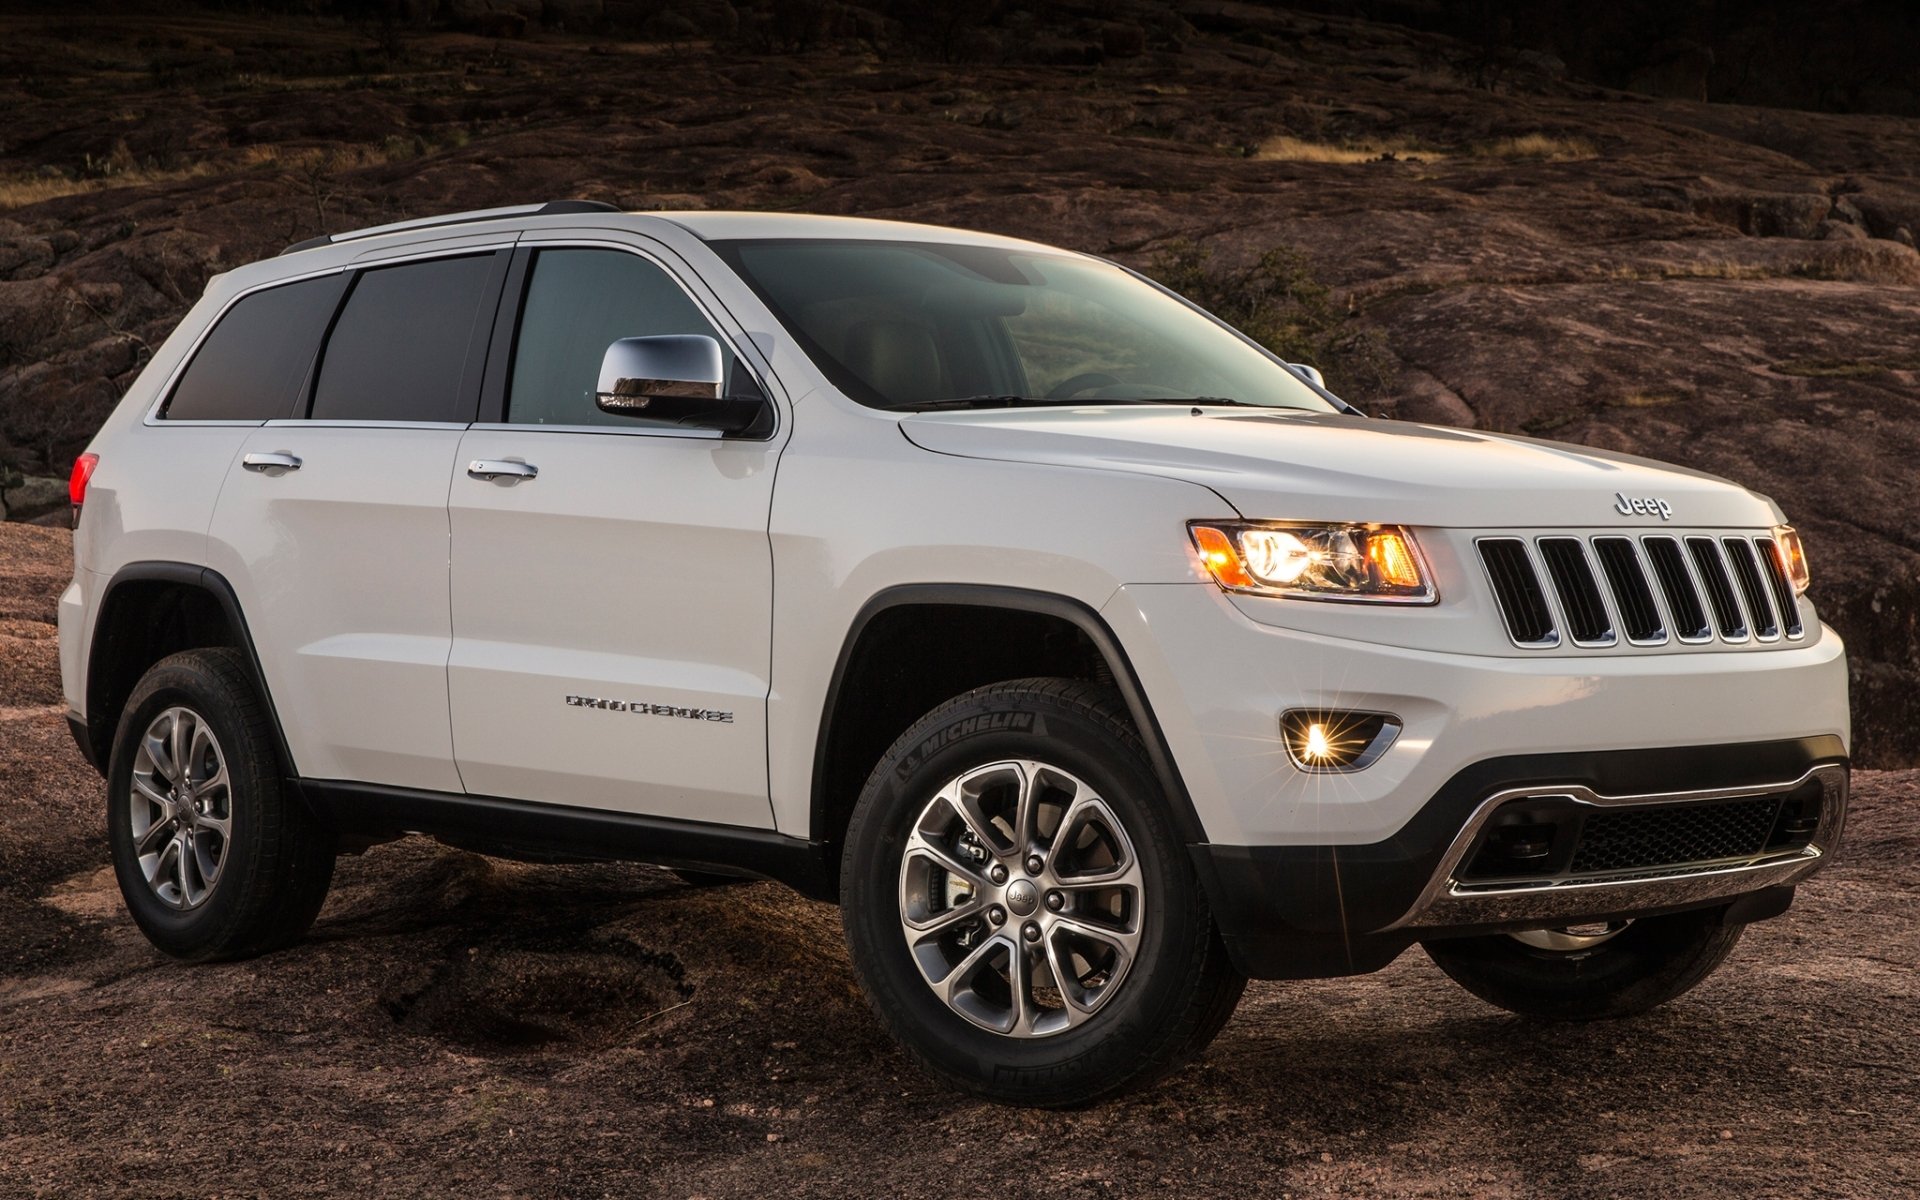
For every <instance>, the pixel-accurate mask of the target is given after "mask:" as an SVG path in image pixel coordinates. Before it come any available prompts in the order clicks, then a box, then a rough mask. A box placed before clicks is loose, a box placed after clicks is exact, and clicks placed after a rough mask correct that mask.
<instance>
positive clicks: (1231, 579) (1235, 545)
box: [1187, 521, 1438, 604]
mask: <svg viewBox="0 0 1920 1200" xmlns="http://www.w3.org/2000/svg"><path fill="white" fill-rule="evenodd" d="M1187 531H1188V533H1189V534H1190V535H1191V536H1192V538H1193V545H1194V548H1195V549H1196V550H1198V551H1199V552H1200V561H1202V562H1203V563H1205V564H1206V567H1207V570H1208V572H1209V573H1211V574H1212V575H1213V578H1214V582H1216V583H1218V584H1219V585H1220V586H1221V587H1223V588H1226V589H1227V590H1228V591H1230V592H1252V593H1255V594H1256V595H1262V596H1293V597H1298V598H1300V599H1304V600H1365V601H1373V602H1376V603H1386V604H1431V603H1433V602H1434V601H1435V600H1436V599H1438V596H1436V594H1435V593H1434V589H1433V582H1432V576H1431V575H1430V574H1429V572H1428V571H1427V568H1426V563H1425V562H1424V560H1423V559H1422V558H1421V555H1420V548H1419V547H1418V546H1417V545H1416V544H1415V543H1414V540H1413V534H1412V533H1411V532H1410V531H1409V530H1408V529H1406V527H1404V526H1401V525H1327V524H1314V523H1309V522H1302V521H1192V522H1189V523H1188V525H1187Z"/></svg>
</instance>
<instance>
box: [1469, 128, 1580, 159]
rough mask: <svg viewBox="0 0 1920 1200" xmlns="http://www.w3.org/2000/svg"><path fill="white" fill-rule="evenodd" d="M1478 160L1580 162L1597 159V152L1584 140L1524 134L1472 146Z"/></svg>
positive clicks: (1543, 134) (1542, 134) (1540, 134)
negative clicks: (1504, 159)
mask: <svg viewBox="0 0 1920 1200" xmlns="http://www.w3.org/2000/svg"><path fill="white" fill-rule="evenodd" d="M1473 154H1474V156H1475V157H1478V158H1506V159H1530V160H1532V161H1535V162H1580V161H1582V160H1584V159H1589V158H1598V157H1600V148H1599V147H1597V146H1595V145H1594V144H1593V143H1592V142H1590V141H1588V140H1587V139H1586V138H1578V137H1554V136H1552V135H1551V134H1545V133H1523V134H1521V135H1520V136H1519V137H1510V138H1501V139H1500V140H1499V141H1497V142H1487V143H1485V144H1483V145H1479V146H1475V147H1474V148H1473Z"/></svg>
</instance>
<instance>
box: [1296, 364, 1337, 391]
mask: <svg viewBox="0 0 1920 1200" xmlns="http://www.w3.org/2000/svg"><path fill="white" fill-rule="evenodd" d="M1287 365H1288V366H1290V367H1292V368H1293V369H1294V370H1296V371H1298V372H1300V373H1301V374H1302V375H1305V376H1306V377H1307V378H1308V379H1311V380H1313V385H1314V386H1315V387H1317V388H1321V389H1323V390H1324V389H1325V388H1326V386H1327V377H1326V376H1325V375H1322V374H1321V373H1320V368H1318V367H1315V366H1310V365H1308V364H1307V363H1288V364H1287Z"/></svg>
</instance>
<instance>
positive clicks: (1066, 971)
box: [841, 679, 1245, 1106]
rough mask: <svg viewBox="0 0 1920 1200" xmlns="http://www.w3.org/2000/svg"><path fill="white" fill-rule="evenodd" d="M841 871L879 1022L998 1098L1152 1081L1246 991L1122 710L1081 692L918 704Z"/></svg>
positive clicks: (872, 791) (1049, 1099) (868, 797)
mask: <svg viewBox="0 0 1920 1200" xmlns="http://www.w3.org/2000/svg"><path fill="white" fill-rule="evenodd" d="M841 881H842V882H841V893H842V912H843V919H844V920H845V923H846V929H847V937H848V942H849V945H850V947H851V950H852V955H853V962H854V967H855V970H856V971H857V973H858V974H859V976H860V980H861V982H862V984H863V985H864V986H865V988H866V992H867V996H868V998H869V999H870V1000H871V1001H872V1003H873V1006H874V1009H875V1011H876V1012H877V1013H878V1014H879V1015H880V1018H881V1020H882V1021H884V1022H885V1023H886V1024H887V1025H888V1027H889V1028H890V1029H891V1030H892V1032H893V1034H894V1036H895V1037H897V1038H898V1039H899V1040H900V1042H901V1043H902V1044H903V1045H904V1046H905V1047H906V1048H907V1050H908V1052H909V1053H911V1054H912V1055H913V1056H914V1057H915V1058H916V1059H918V1060H919V1061H920V1063H921V1064H922V1065H923V1066H924V1067H926V1068H927V1069H928V1070H929V1071H931V1072H932V1073H933V1074H935V1075H937V1076H939V1077H940V1078H942V1079H945V1080H947V1081H948V1082H950V1083H953V1084H955V1085H957V1086H959V1087H961V1088H963V1089H965V1090H967V1091H970V1092H973V1093H976V1094H978V1095H982V1096H986V1097H988V1098H990V1099H994V1100H999V1101H1004V1102H1010V1103H1017V1104H1034V1105H1045V1106H1066V1105H1074V1104H1083V1103H1087V1102H1090V1101H1092V1100H1095V1099H1098V1098H1100V1097H1102V1096H1105V1095H1108V1094H1111V1093H1113V1092H1116V1091H1119V1090H1121V1089H1123V1088H1126V1087H1129V1086H1134V1085H1138V1084H1141V1083H1144V1082H1146V1081H1148V1080H1151V1079H1153V1078H1156V1077H1158V1076H1160V1075H1162V1074H1164V1073H1166V1072H1168V1071H1171V1070H1173V1069H1174V1068H1175V1067H1177V1066H1179V1065H1180V1064H1181V1063H1182V1062H1184V1061H1185V1060H1186V1059H1187V1058H1189V1057H1190V1056H1192V1055H1193V1054H1195V1053H1198V1051H1199V1050H1201V1049H1202V1048H1204V1047H1205V1045H1206V1044H1207V1043H1208V1042H1209V1041H1211V1040H1212V1038H1213V1036H1214V1034H1215V1033H1217V1032H1218V1031H1219V1029H1220V1027H1221V1026H1222V1025H1223V1024H1224V1023H1225V1021H1226V1019H1227V1017H1228V1016H1229V1015H1230V1014H1231V1013H1232V1011H1233V1006H1234V1004H1235V1003H1236V1002H1237V1001H1238V999H1239V996H1240V992H1241V990H1242V988H1243V987H1244V986H1245V980H1244V979H1243V978H1242V977H1241V976H1240V975H1238V974H1237V973H1236V972H1235V971H1234V970H1233V968H1232V966H1231V965H1230V964H1229V963H1228V961H1227V956H1226V952H1225V949H1224V948H1223V947H1222V945H1221V943H1220V939H1219V936H1218V934H1217V933H1216V932H1215V930H1214V926H1213V920H1212V916H1211V914H1210V912H1209V910H1208V908H1207V903H1206V898H1205V896H1204V895H1203V894H1202V892H1201V889H1200V886H1199V881H1198V880H1197V878H1196V877H1195V875H1194V871H1193V867H1192V865H1191V864H1190V863H1189V861H1188V859H1187V856H1186V853H1185V850H1184V848H1183V846H1182V845H1181V842H1180V840H1179V838H1178V837H1177V836H1176V835H1175V833H1174V831H1173V826H1172V822H1171V821H1170V820H1169V819H1168V815H1167V813H1166V810H1165V799H1164V797H1163V796H1162V794H1161V790H1160V788H1159V786H1158V783H1157V782H1156V780H1155V778H1154V775H1153V772H1152V769H1151V768H1150V767H1149V766H1148V764H1147V759H1146V753H1145V750H1144V748H1143V747H1142V746H1141V744H1140V740H1139V738H1138V736H1137V734H1135V732H1134V730H1133V726H1132V724H1131V722H1130V721H1129V720H1128V719H1127V716H1126V709H1125V708H1124V706H1123V705H1121V703H1120V701H1119V699H1118V698H1117V697H1115V696H1113V694H1112V693H1111V692H1108V691H1106V690H1105V689H1102V688H1098V687H1095V686H1093V685H1090V684H1085V683H1080V682H1077V681H1072V680H1059V679H1026V680H1016V681H1013V682H1010V683H1003V684H998V685H995V686H993V687H988V688H982V689H979V690H977V691H973V692H969V693H967V694H966V695H963V696H960V697H958V698H956V699H954V700H951V701H949V702H947V703H946V704H944V705H942V706H940V707H939V708H937V709H935V710H934V711H933V712H931V713H929V714H927V716H925V717H924V718H922V719H921V720H920V721H919V722H918V723H917V724H916V725H915V726H914V727H913V728H912V729H910V730H908V731H907V732H906V734H904V735H903V736H902V737H901V738H900V739H899V740H898V741H897V742H895V743H894V745H893V747H892V749H890V750H889V751H888V752H887V755H886V757H885V758H884V759H882V760H881V763H880V765H879V767H878V768H876V769H875V771H874V772H873V775H872V777H871V778H870V779H869V780H868V781H867V785H866V787H865V789H864V790H863V791H862V793H861V797H860V801H859V804H858V806H857V807H856V808H855V810H854V814H853V818H852V823H851V826H850V829H849V832H848V838H847V846H846V852H845V856H844V860H843V863H842V867H841Z"/></svg>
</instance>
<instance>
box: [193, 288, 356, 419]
mask: <svg viewBox="0 0 1920 1200" xmlns="http://www.w3.org/2000/svg"><path fill="white" fill-rule="evenodd" d="M345 286H346V277H345V276H344V275H323V276H321V277H319V278H316V279H303V280H301V281H300V282H298V283H288V284H282V285H281V286H279V287H273V288H268V289H266V290H265V291H260V292H254V293H252V294H250V295H247V296H243V297H241V298H240V300H239V301H238V302H236V303H235V304H234V305H233V307H231V308H229V309H227V311H226V315H224V316H222V317H221V318H220V321H219V323H218V324H217V325H215V326H214V327H213V332H212V333H210V334H208V335H207V339H206V340H205V341H204V342H202V343H200V349H199V351H198V352H197V353H195V354H194V356H193V361H192V362H190V363H188V364H187V370H186V373H185V374H183V375H181V376H180V382H179V383H177V384H175V385H174V388H173V395H171V396H169V397H168V398H167V403H166V406H165V407H164V408H162V409H161V410H160V415H161V416H162V417H163V418H165V419H166V420H169V421H271V420H277V419H279V418H281V417H290V416H292V415H293V406H294V404H295V403H296V402H297V400H298V397H299V391H300V385H301V384H302V383H304V382H305V381H306V377H307V368H309V367H311V366H312V365H313V356H314V355H315V354H316V353H317V352H318V351H319V349H320V339H321V338H322V337H323V336H325V335H326V332H327V322H328V320H330V319H331V318H332V317H333V310H334V308H335V307H336V306H337V305H338V304H339V303H340V290H341V289H342V288H343V287H345Z"/></svg>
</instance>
